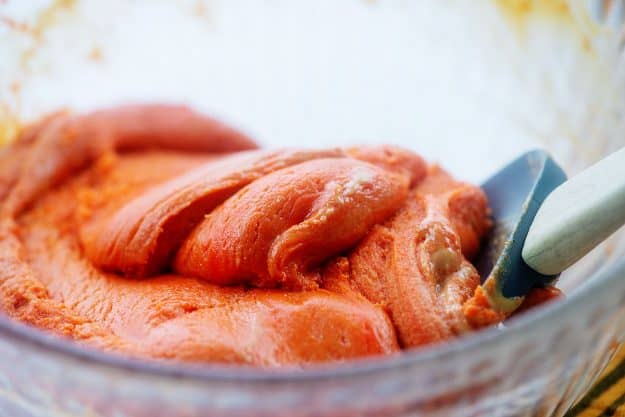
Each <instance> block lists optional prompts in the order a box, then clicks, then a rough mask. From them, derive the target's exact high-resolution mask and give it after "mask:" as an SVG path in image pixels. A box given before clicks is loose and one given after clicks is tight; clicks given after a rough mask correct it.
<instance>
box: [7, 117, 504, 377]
mask: <svg viewBox="0 0 625 417" xmlns="http://www.w3.org/2000/svg"><path fill="white" fill-rule="evenodd" d="M489 227H490V221H489V208H488V203H487V200H486V197H485V195H484V193H483V192H482V191H481V190H480V189H479V188H477V187H475V186H472V185H469V184H466V183H462V182H458V181H455V180H454V179H452V178H451V177H450V176H449V175H448V174H446V173H445V172H444V171H443V170H441V169H440V168H438V167H436V166H427V165H426V163H425V162H424V161H423V160H422V159H421V158H420V157H419V156H417V155H415V154H413V153H411V152H409V151H406V150H403V149H399V148H396V147H391V146H380V147H360V148H351V149H329V150H298V149H287V150H258V149H256V145H255V144H254V142H253V141H251V140H250V139H248V138H247V137H245V136H244V135H242V134H241V133H239V132H237V131H235V130H233V129H230V128H228V127H226V126H224V125H222V124H220V123H218V122H216V121H214V120H212V119H209V118H206V117H204V116H201V115H198V114H196V113H193V112H192V111H190V110H187V109H185V108H180V107H172V106H132V107H122V108H116V109H111V110H104V111H99V112H95V113H92V114H87V115H71V114H66V113H59V114H55V115H52V116H50V117H48V118H46V119H44V120H42V121H41V122H39V123H37V124H35V125H33V126H30V127H29V128H27V129H25V130H24V131H23V132H21V134H20V136H19V137H18V138H17V140H16V141H15V142H14V143H13V144H12V145H11V146H10V147H8V148H7V149H6V150H4V151H3V153H0V303H1V304H0V305H1V307H2V310H4V311H5V312H6V313H7V314H8V315H10V316H12V317H14V318H16V319H19V320H21V321H23V322H26V323H29V324H31V325H33V326H36V327H39V328H42V329H45V330H49V331H53V332H55V333H57V334H61V335H65V336H68V337H71V338H73V339H75V340H77V341H80V342H83V343H86V344H89V345H91V346H96V347H99V348H102V349H108V350H114V351H118V352H122V353H124V354H127V355H133V356H140V357H149V358H167V359H176V360H185V361H205V362H206V361H218V362H229V363H245V364H254V365H260V366H280V365H305V364H308V363H314V362H321V361H337V360H344V359H348V358H354V357H362V356H368V355H377V354H392V353H394V352H397V351H398V350H399V349H400V348H410V347H415V346H420V345H424V344H428V343H433V342H437V341H441V340H445V339H449V338H451V337H454V336H457V335H459V334H462V333H464V332H467V331H470V330H472V329H474V328H477V327H481V326H483V325H487V324H491V323H492V322H493V321H496V320H497V319H498V318H497V317H491V316H484V314H481V313H482V312H480V311H479V310H480V309H479V307H476V304H475V300H473V301H472V300H471V298H472V296H473V294H474V292H475V289H476V287H477V286H478V284H479V281H480V279H479V276H478V273H477V271H476V270H475V268H474V267H473V266H472V265H471V263H470V262H469V260H470V259H471V258H472V257H474V256H475V255H476V253H477V251H478V250H479V247H480V241H481V240H482V238H483V237H484V235H485V234H486V232H487V231H488V230H489ZM476 310H478V311H477V312H476Z"/></svg>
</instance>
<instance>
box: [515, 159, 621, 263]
mask: <svg viewBox="0 0 625 417" xmlns="http://www.w3.org/2000/svg"><path fill="white" fill-rule="evenodd" d="M624 224H625V148H623V149H621V150H620V151H618V152H616V153H614V154H612V155H610V156H609V157H607V158H605V159H603V160H602V161H600V162H598V163H597V164H595V165H593V166H591V167H590V168H588V169H586V170H585V171H583V172H582V173H580V174H578V175H576V176H575V177H573V178H572V179H570V180H569V181H567V182H566V183H564V184H562V185H561V186H560V187H558V188H556V189H555V190H554V191H553V192H552V193H551V194H550V195H549V197H547V199H546V200H545V202H544V203H543V204H542V206H541V208H540V210H539V211H538V213H537V214H536V217H535V219H534V222H533V223H532V226H531V228H530V231H529V233H528V234H527V238H526V240H525V245H524V247H523V259H524V260H525V262H526V263H527V264H528V265H529V266H530V267H531V268H532V269H534V270H536V271H538V272H540V273H541V274H544V275H556V274H559V273H561V272H562V271H564V270H565V269H566V268H568V267H569V266H571V265H572V264H573V263H575V262H576V261H578V260H579V259H580V258H581V257H583V256H584V255H586V254H587V253H588V252H590V251H591V250H592V249H593V248H595V247H596V246H597V245H598V244H599V243H601V242H602V241H604V240H605V239H607V238H608V237H609V236H610V235H611V234H613V233H614V232H615V231H616V230H617V229H619V228H620V227H621V226H623V225H624Z"/></svg>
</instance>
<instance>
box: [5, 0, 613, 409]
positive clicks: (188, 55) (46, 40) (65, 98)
mask: <svg viewBox="0 0 625 417" xmlns="http://www.w3.org/2000/svg"><path fill="white" fill-rule="evenodd" d="M0 17H1V18H2V20H1V21H0V22H1V23H0V141H3V140H4V141H6V139H7V138H8V137H10V136H11V132H13V131H14V130H15V129H16V126H17V124H18V123H20V122H24V121H28V120H32V119H34V118H36V117H38V116H40V115H42V114H45V113H46V112H49V111H51V110H55V109H57V108H59V107H69V108H71V109H73V110H76V111H85V110H89V109H93V108H97V107H102V106H108V105H115V104H118V103H126V102H143V101H167V102H177V103H186V104H189V105H191V106H193V107H195V108H197V109H199V110H202V111H205V112H207V113H209V114H212V115H215V116H217V117H219V118H222V119H224V120H226V121H228V122H230V123H232V124H233V125H235V126H238V127H240V128H242V129H243V130H245V131H247V132H248V133H249V134H251V135H252V136H254V137H256V138H257V139H258V140H259V142H261V143H262V144H263V145H265V146H268V147H276V146H307V147H321V146H337V145H343V144H352V143H396V144H400V145H402V146H405V147H408V148H410V149H413V150H415V151H417V152H419V153H421V154H423V155H424V156H425V157H426V158H428V159H430V160H433V161H438V162H440V163H441V164H442V165H443V166H445V167H446V168H448V169H449V170H450V171H452V172H453V173H454V174H456V175H457V176H459V177H461V178H464V179H468V180H471V181H474V182H477V183H479V182H480V181H482V180H483V179H485V178H486V177H487V176H488V175H489V174H490V173H492V172H493V171H495V170H496V169H497V168H498V167H500V166H502V165H503V164H505V163H506V162H507V161H508V160H510V159H512V158H513V157H514V156H515V155H517V154H518V153H520V152H521V151H524V150H527V149H531V148H535V147H543V148H546V149H548V150H550V151H551V152H552V153H553V155H554V156H555V157H556V159H558V160H559V161H560V162H561V163H562V164H563V166H565V168H566V169H567V171H568V172H569V173H571V174H574V173H575V172H576V171H578V170H580V169H581V168H583V167H585V166H587V165H588V164H590V163H591V162H593V161H595V160H597V159H598V158H600V157H601V156H602V155H605V154H607V153H608V152H610V151H611V150H614V149H616V148H618V147H620V146H622V145H623V144H625V136H624V135H623V132H624V129H623V127H624V126H623V125H624V123H625V117H623V116H624V112H625V99H623V97H625V85H624V81H625V75H624V74H623V66H622V55H621V52H620V50H619V42H620V39H619V37H618V33H619V29H618V28H617V26H616V25H613V26H611V25H610V24H609V23H610V22H607V23H608V24H605V23H604V24H602V25H599V24H597V22H596V17H597V11H596V10H595V9H593V2H592V1H591V2H588V1H579V2H575V1H570V2H566V1H563V0H535V1H532V0H528V1H513V0H497V1H495V0H475V1H462V0H424V1H420V2H410V1H403V0H377V1H364V0H346V1H341V2H337V1H331V0H320V1H315V2H312V1H292V0H271V1H269V0H267V1H256V2H252V1H245V0H228V1H226V0H210V1H209V0H205V1H191V0H189V1H169V2H167V1H149V0H136V1H133V2H127V1H122V0H116V1H107V2H102V1H97V0H74V1H72V0H57V1H44V0H41V1H39V0H37V1H34V0H33V1H29V2H23V1H19V0H5V1H4V2H0ZM623 244H624V241H623V239H622V234H621V233H619V234H617V235H616V236H614V237H613V238H612V239H611V240H610V241H609V242H607V243H606V244H604V245H602V246H601V247H599V248H597V249H596V250H595V251H593V253H591V254H590V255H589V256H588V257H587V258H585V259H584V260H582V261H581V262H580V263H579V264H577V265H575V266H574V267H573V268H571V270H570V271H567V273H566V274H564V276H563V277H562V279H561V281H560V287H561V288H563V289H564V290H565V291H566V292H567V295H568V297H567V299H566V300H565V301H562V302H558V303H555V304H553V305H550V306H547V307H545V308H540V309H537V310H535V311H533V312H530V313H528V314H526V315H524V316H522V317H519V318H517V319H514V320H511V321H510V323H508V324H507V325H506V326H505V327H503V328H498V329H489V330H486V331H483V332H479V333H476V334H473V335H469V336H467V337H464V338H461V339H459V340H456V341H453V342H450V343H447V344H444V345H437V346H431V347H427V348H424V349H419V350H414V351H408V352H405V353H404V354H403V355H401V357H399V358H382V359H374V360H365V361H356V362H350V363H345V364H342V365H339V366H332V367H327V366H320V367H317V368H313V369H309V370H305V371H282V372H280V371H261V370H255V369H244V368H239V367H223V366H211V365H203V366H199V365H198V366H195V365H178V364H154V363H148V362H142V361H137V360H130V359H126V358H121V357H117V356H114V355H109V354H105V353H101V352H94V351H90V350H88V349H84V348H82V347H78V346H76V345H74V344H73V343H71V342H68V341H64V340H58V339H57V338H55V337H53V336H50V335H46V334H42V333H41V332H39V331H37V330H36V329H29V328H26V327H24V326H22V325H20V324H19V323H13V322H12V321H10V320H7V319H5V318H0V415H7V416H15V417H21V416H37V417H39V416H42V417H43V416H46V417H47V416H51V417H56V416H59V417H60V416H63V417H68V416H72V417H74V416H98V417H99V416H107V417H120V416H150V417H152V416H154V417H159V416H272V417H276V416H289V417H295V416H326V415H328V416H384V417H393V416H552V415H553V416H560V415H563V413H564V412H565V411H566V409H568V407H570V405H571V404H572V403H573V402H574V401H575V400H576V399H577V398H578V397H579V396H580V395H581V394H582V393H583V392H584V391H585V390H587V389H588V387H589V386H590V384H591V383H592V381H593V380H594V378H595V377H596V376H597V375H598V373H599V372H600V371H601V369H602V368H603V366H604V365H605V363H606V361H607V360H608V359H609V358H610V356H611V355H612V353H613V352H614V350H615V349H616V347H617V346H618V344H619V342H620V341H621V340H622V339H623V335H624V329H625V320H623V319H622V317H623V313H624V311H623V310H624V309H625V276H623V275H625V268H624V267H622V266H620V265H619V262H618V261H619V259H620V258H622V256H623V253H624V252H625V246H623Z"/></svg>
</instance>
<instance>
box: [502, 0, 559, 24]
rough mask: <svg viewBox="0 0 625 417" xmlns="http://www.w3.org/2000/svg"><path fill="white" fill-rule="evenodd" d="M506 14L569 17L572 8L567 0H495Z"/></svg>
mask: <svg viewBox="0 0 625 417" xmlns="http://www.w3.org/2000/svg"><path fill="white" fill-rule="evenodd" d="M495 3H496V4H497V5H498V6H499V7H500V8H501V9H502V10H503V12H504V13H505V14H506V16H508V17H511V18H514V19H515V20H524V19H526V18H527V17H529V16H530V15H541V16H548V17H557V18H564V19H568V18H569V17H570V16H571V10H570V9H569V6H568V4H567V2H566V1H565V0H495Z"/></svg>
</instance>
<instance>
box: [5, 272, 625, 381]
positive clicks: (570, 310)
mask: <svg viewBox="0 0 625 417" xmlns="http://www.w3.org/2000/svg"><path fill="white" fill-rule="evenodd" d="M623 275H625V260H622V261H617V262H614V264H613V265H610V267H608V268H602V269H600V270H599V271H598V272H596V273H595V274H594V275H593V276H591V277H590V278H588V282H586V283H585V284H584V285H583V288H580V289H578V290H576V291H574V292H573V293H572V294H571V295H570V296H567V297H566V298H565V299H563V300H558V301H557V302H552V303H549V304H547V305H545V306H541V307H539V308H536V309H534V310H531V311H528V312H526V313H525V314H522V315H520V316H519V317H516V318H513V319H511V320H509V321H508V322H507V323H506V325H505V328H504V329H501V328H499V327H491V328H488V329H483V330H480V331H476V332H473V333H470V334H468V335H465V336H462V337H459V338H457V339H454V340H450V341H447V342H442V343H439V344H434V345H430V346H426V347H422V348H418V349H412V350H406V351H402V352H401V353H400V354H398V355H391V356H377V357H370V358H365V359H356V360H348V361H345V362H341V363H330V364H319V365H311V366H310V367H305V368H296V367H292V368H281V369H280V368H278V369H266V368H258V367H252V366H241V365H224V364H189V363H180V362H173V361H171V362H169V361H158V360H147V359H139V358H133V357H125V356H123V355H121V354H116V353H111V352H105V351H102V350H98V349H95V348H91V347H89V346H85V345H81V344H80V343H77V342H75V341H72V340H71V339H66V338H62V337H59V336H57V335H54V334H51V333H48V332H45V331H42V330H40V329H37V328H34V327H31V326H29V325H26V324H23V323H20V322H18V321H16V320H14V319H11V318H10V317H8V316H3V315H0V337H3V338H4V339H5V340H15V341H17V342H19V343H20V344H26V345H29V346H30V347H33V348H35V349H39V350H43V351H45V352H48V353H52V354H57V355H61V356H65V357H67V359H70V360H75V361H78V362H82V363H84V364H86V365H94V366H101V367H108V368H111V370H117V371H121V372H133V373H137V374H142V375H143V376H150V377H161V378H174V379H188V380H194V381H197V382H204V383H215V382H243V383H262V384H268V383H270V384H280V383H293V382H319V381H324V380H330V379H331V380H334V381H335V380H337V379H340V378H347V379H349V378H356V377H362V376H365V375H371V374H376V373H383V372H388V371H391V370H393V369H399V368H403V367H406V366H414V365H419V364H424V365H425V364H427V363H428V362H430V361H434V360H443V359H445V358H447V357H454V356H456V355H458V354H461V355H469V354H470V353H471V352H470V351H471V350H476V349H478V350H480V349H488V348H489V347H490V346H493V345H496V344H497V343H502V342H504V341H505V339H509V340H513V339H514V338H515V336H516V337H518V336H519V335H521V334H523V333H526V332H527V330H531V329H532V327H533V326H535V325H537V324H541V325H543V326H545V325H549V323H553V322H557V321H558V318H559V317H561V316H566V315H567V314H574V313H575V312H576V311H577V310H578V306H579V305H582V304H581V303H587V302H588V301H589V300H590V299H592V298H595V297H596V295H597V292H598V291H599V292H608V291H610V289H611V287H612V286H615V284H618V280H620V279H621V276H623ZM7 336H8V339H7Z"/></svg>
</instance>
